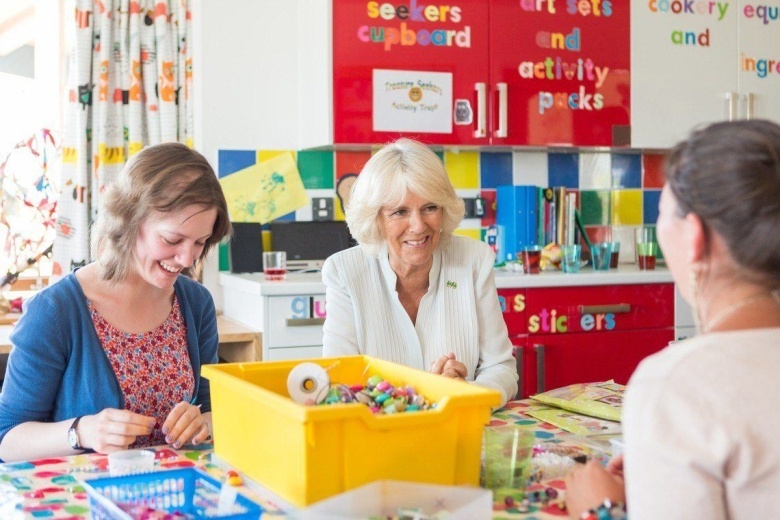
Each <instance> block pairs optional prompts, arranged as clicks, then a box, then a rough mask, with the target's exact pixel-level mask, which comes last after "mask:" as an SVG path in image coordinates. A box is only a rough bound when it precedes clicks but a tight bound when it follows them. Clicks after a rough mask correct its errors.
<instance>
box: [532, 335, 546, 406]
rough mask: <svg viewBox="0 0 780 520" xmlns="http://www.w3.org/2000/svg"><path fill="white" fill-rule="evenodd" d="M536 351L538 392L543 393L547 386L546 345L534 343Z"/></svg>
mask: <svg viewBox="0 0 780 520" xmlns="http://www.w3.org/2000/svg"><path fill="white" fill-rule="evenodd" d="M534 351H535V352H536V393H537V394H541V393H542V392H544V391H545V387H546V386H547V385H545V381H544V345H542V344H536V345H534Z"/></svg>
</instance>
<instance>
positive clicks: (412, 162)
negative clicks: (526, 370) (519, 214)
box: [322, 139, 518, 405]
mask: <svg viewBox="0 0 780 520" xmlns="http://www.w3.org/2000/svg"><path fill="white" fill-rule="evenodd" d="M463 214H464V204H463V201H462V200H461V199H460V198H459V197H458V196H457V195H456V194H455V190H454V189H453V187H452V184H451V183H450V181H449V177H448V176H447V172H446V171H445V169H444V164H443V163H442V161H441V160H440V159H439V157H438V156H437V155H436V154H435V153H433V152H432V151H431V150H430V149H429V148H428V147H427V146H425V145H423V144H420V143H418V142H416V141H413V140H411V139H399V140H398V141H396V142H394V143H392V144H389V145H387V146H385V147H384V148H382V149H381V150H380V151H379V152H377V153H376V154H375V155H374V156H373V157H372V158H371V159H370V160H369V161H368V162H367V163H366V165H365V167H364V168H363V171H362V172H361V173H360V175H359V176H358V178H357V180H356V181H355V184H354V186H353V188H352V192H351V195H350V198H349V204H348V206H347V208H346V219H347V224H348V225H349V229H350V232H351V233H352V236H353V237H354V238H355V239H356V240H357V242H358V244H359V245H358V246H356V247H354V248H351V249H348V250H346V251H342V252H340V253H337V254H335V255H333V256H331V257H330V258H328V259H327V261H326V262H325V265H324V266H323V269H322V277H323V280H324V282H325V286H326V296H325V301H326V306H327V318H326V320H325V326H324V337H323V345H324V355H325V356H344V355H352V354H367V355H371V356H374V357H378V358H381V359H386V360H388V361H393V362H396V363H401V364H404V365H407V366H411V367H414V368H419V369H424V370H429V371H431V372H434V373H436V374H441V375H443V376H445V377H452V378H456V379H462V380H465V381H470V382H473V383H475V384H479V385H483V386H486V387H489V388H492V389H495V390H498V391H499V392H501V395H502V396H503V400H502V405H503V404H504V403H506V401H507V400H509V399H511V398H513V397H514V395H515V394H516V392H517V380H518V374H517V370H516V368H515V360H514V358H513V356H512V345H511V343H510V342H509V338H508V334H507V329H506V325H505V324H504V321H503V319H502V316H501V308H500V305H499V302H498V297H497V294H496V286H495V281H494V278H493V263H494V254H493V252H492V251H491V249H490V248H489V247H488V246H487V245H486V244H484V243H483V242H480V241H477V240H472V239H468V238H464V237H457V236H453V234H452V232H453V231H454V230H455V228H456V227H457V226H458V224H459V223H460V221H461V219H462V218H463Z"/></svg>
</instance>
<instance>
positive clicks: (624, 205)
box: [217, 150, 665, 270]
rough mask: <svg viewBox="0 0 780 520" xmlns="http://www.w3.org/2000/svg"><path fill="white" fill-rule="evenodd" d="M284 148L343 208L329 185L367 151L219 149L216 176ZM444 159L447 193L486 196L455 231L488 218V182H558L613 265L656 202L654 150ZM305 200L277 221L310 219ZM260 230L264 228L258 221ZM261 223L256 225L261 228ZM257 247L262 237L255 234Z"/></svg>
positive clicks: (308, 181) (491, 212)
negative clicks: (614, 252) (615, 247)
mask: <svg viewBox="0 0 780 520" xmlns="http://www.w3.org/2000/svg"><path fill="white" fill-rule="evenodd" d="M290 152H292V153H293V154H294V155H295V157H296V161H297V164H298V170H299V171H300V174H301V178H302V179H303V184H304V186H305V187H306V191H307V194H308V195H309V198H310V199H314V198H326V199H330V200H331V201H332V206H333V213H332V214H333V218H334V219H336V220H343V219H344V213H343V211H342V208H341V203H340V201H339V198H338V196H337V193H336V190H337V187H338V182H339V180H340V179H341V178H343V177H344V176H345V175H349V174H357V173H359V172H360V170H361V168H362V167H363V165H364V164H365V163H366V161H367V160H368V159H369V157H370V156H371V152H369V151H310V150H307V151H299V152H296V151H292V150H220V151H219V164H218V167H217V173H218V175H219V176H220V177H224V176H225V175H230V174H231V173H235V172H237V171H239V170H241V169H243V168H246V167H248V166H252V165H254V164H256V163H258V162H262V161H264V160H267V159H269V158H271V157H273V156H275V155H278V154H280V153H290ZM437 153H438V155H439V156H440V157H441V158H442V159H443V160H444V165H445V166H446V168H447V172H448V173H449V175H450V180H451V181H452V184H453V186H454V187H455V190H456V191H457V193H458V195H460V196H461V197H476V196H481V197H483V198H484V199H485V201H486V204H485V206H486V214H485V216H484V217H483V218H467V219H464V220H463V222H462V224H461V226H460V228H459V229H458V231H457V233H459V234H463V235H466V236H471V237H473V238H478V239H481V238H482V235H483V233H484V230H485V228H486V227H487V226H489V225H490V224H493V223H494V222H495V199H496V190H495V188H496V186H499V185H504V184H515V185H520V184H532V185H536V186H544V187H547V186H549V187H553V186H565V187H566V188H567V191H569V192H577V193H578V197H577V204H578V206H579V209H580V213H581V215H582V220H583V223H584V225H585V228H586V231H587V233H588V236H589V237H590V238H591V240H593V241H602V240H608V239H609V238H610V237H612V240H618V241H620V242H621V243H623V245H622V246H621V262H623V261H633V256H634V253H633V240H634V239H633V232H634V231H633V230H634V228H636V227H637V226H641V225H648V224H649V225H655V221H656V218H657V217H658V199H659V197H660V194H661V187H662V186H663V182H664V173H663V164H664V160H665V157H664V155H662V154H649V153H644V154H642V153H639V152H619V153H610V152H590V151H588V152H584V151H583V152H579V153H576V152H574V153H569V152H557V151H556V152H552V151H549V152H548V151H512V152H487V151H483V152H480V151H461V152H454V151H444V152H437ZM312 215H313V212H312V207H311V205H308V206H306V207H304V208H301V209H299V210H297V211H295V212H293V213H290V214H288V215H285V216H284V217H282V218H281V219H280V220H312ZM265 228H267V226H265ZM265 228H264V229H265ZM263 241H264V247H265V248H266V249H269V248H270V236H269V233H268V232H267V231H264V233H263ZM227 256H228V255H227V250H226V248H224V247H223V248H221V249H220V269H221V270H227V269H228V268H229V265H228V260H227Z"/></svg>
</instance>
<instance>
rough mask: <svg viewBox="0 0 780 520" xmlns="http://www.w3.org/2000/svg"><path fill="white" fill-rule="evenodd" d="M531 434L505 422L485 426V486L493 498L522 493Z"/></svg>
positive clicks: (531, 439) (529, 466) (530, 447)
mask: <svg viewBox="0 0 780 520" xmlns="http://www.w3.org/2000/svg"><path fill="white" fill-rule="evenodd" d="M534 438H535V437H534V433H533V431H532V430H526V429H524V428H521V427H518V426H514V425H509V426H495V427H488V428H485V444H484V448H485V456H484V461H485V468H484V469H485V473H484V475H485V487H486V488H488V489H492V490H493V495H494V497H498V498H504V497H506V496H512V495H515V496H516V495H517V493H518V492H523V493H524V492H525V488H526V486H527V485H528V478H529V477H530V476H531V457H532V455H533V446H534Z"/></svg>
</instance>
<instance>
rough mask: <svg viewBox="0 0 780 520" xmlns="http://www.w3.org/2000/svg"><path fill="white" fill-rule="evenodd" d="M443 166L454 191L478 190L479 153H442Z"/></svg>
mask: <svg viewBox="0 0 780 520" xmlns="http://www.w3.org/2000/svg"><path fill="white" fill-rule="evenodd" d="M444 166H445V167H446V168H447V173H448V174H449V176H450V181H451V182H452V185H453V186H454V187H455V189H456V190H462V189H479V152H460V153H455V152H444Z"/></svg>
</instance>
